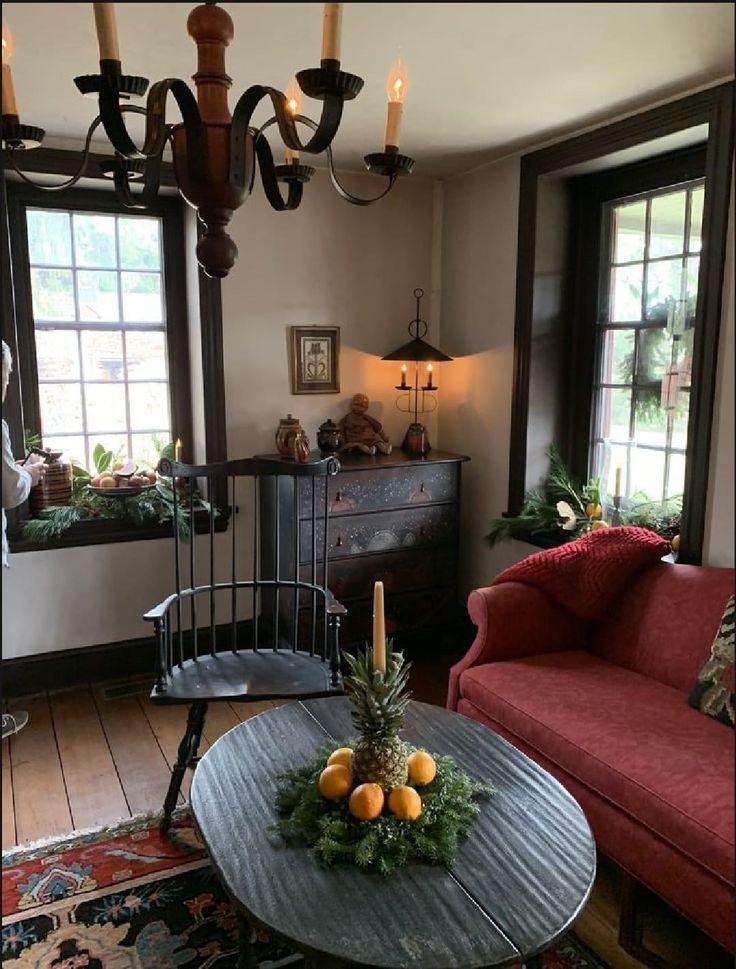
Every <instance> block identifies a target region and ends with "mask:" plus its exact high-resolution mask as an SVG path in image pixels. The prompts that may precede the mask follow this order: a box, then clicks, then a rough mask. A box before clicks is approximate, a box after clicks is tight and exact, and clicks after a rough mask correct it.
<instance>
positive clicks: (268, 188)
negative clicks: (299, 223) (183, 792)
mask: <svg viewBox="0 0 736 969" xmlns="http://www.w3.org/2000/svg"><path fill="white" fill-rule="evenodd" d="M255 150H256V155H257V157H258V168H259V169H260V172H261V182H262V184H263V191H264V192H265V194H266V198H267V199H268V201H269V204H270V205H271V208H272V209H275V210H276V211H277V212H287V211H293V210H294V209H297V208H299V203H300V202H301V200H302V183H301V182H298V181H296V180H295V179H293V180H292V179H290V180H289V182H288V189H289V190H288V194H287V197H286V200H284V198H283V197H282V195H281V189H280V188H279V183H278V179H277V178H276V169H275V166H274V163H273V154H272V152H271V146H270V145H269V143H268V141H267V139H266V136H265V135H262V134H260V133H258V134H257V135H256V137H255Z"/></svg>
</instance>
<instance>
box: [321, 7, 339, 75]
mask: <svg viewBox="0 0 736 969" xmlns="http://www.w3.org/2000/svg"><path fill="white" fill-rule="evenodd" d="M341 33H342V4H341V3H326V4H325V7H324V14H323V20H322V60H323V61H337V63H338V64H339V63H340V35H341Z"/></svg>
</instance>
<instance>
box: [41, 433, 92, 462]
mask: <svg viewBox="0 0 736 969" xmlns="http://www.w3.org/2000/svg"><path fill="white" fill-rule="evenodd" d="M43 446H44V448H45V449H46V450H47V451H61V454H62V460H67V461H74V462H76V464H81V465H82V467H83V468H86V467H87V455H86V453H85V450H84V438H83V437H82V436H81V435H77V436H74V437H66V436H64V437H54V435H53V434H49V435H48V436H47V437H44V439H43Z"/></svg>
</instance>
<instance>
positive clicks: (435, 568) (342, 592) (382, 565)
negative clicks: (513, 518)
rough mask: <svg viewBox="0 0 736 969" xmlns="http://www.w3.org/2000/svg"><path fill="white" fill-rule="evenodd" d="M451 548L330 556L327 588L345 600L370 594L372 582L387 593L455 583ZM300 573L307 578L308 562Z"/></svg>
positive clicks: (454, 557) (371, 592)
mask: <svg viewBox="0 0 736 969" xmlns="http://www.w3.org/2000/svg"><path fill="white" fill-rule="evenodd" d="M455 559H456V553H455V550H454V549H445V548H439V549H436V550H434V551H433V552H432V553H431V554H429V555H428V554H427V551H426V550H423V549H416V550H414V549H412V550H411V551H406V552H405V551H400V552H392V553H391V554H389V555H362V556H354V557H351V558H342V559H337V560H330V563H329V575H328V585H329V587H330V591H331V592H332V594H333V595H334V596H335V598H336V599H339V600H340V602H345V601H347V600H349V599H364V598H370V597H371V596H372V595H373V585H374V583H375V582H383V585H384V588H385V590H386V594H387V595H392V594H394V593H397V592H409V591H411V590H412V589H425V588H428V587H429V586H432V585H454V584H455V581H456V561H455ZM299 571H300V577H301V578H302V580H303V581H306V582H309V581H310V579H311V575H312V570H311V566H309V565H302V566H301V568H300V570H299Z"/></svg>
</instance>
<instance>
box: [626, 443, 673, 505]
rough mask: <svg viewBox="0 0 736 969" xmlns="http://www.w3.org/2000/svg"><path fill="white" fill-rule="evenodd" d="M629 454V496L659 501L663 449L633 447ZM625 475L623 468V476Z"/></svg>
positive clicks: (636, 498)
mask: <svg viewBox="0 0 736 969" xmlns="http://www.w3.org/2000/svg"><path fill="white" fill-rule="evenodd" d="M630 454H631V465H630V471H629V473H630V476H631V477H630V485H629V496H630V497H631V498H633V499H634V500H635V501H661V500H662V492H663V490H664V451H649V450H648V449H646V448H637V447H634V448H631V451H630ZM624 467H625V466H624ZM625 476H626V471H625V470H624V478H625Z"/></svg>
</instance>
